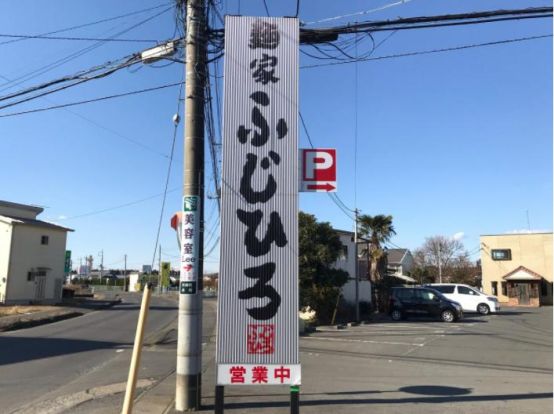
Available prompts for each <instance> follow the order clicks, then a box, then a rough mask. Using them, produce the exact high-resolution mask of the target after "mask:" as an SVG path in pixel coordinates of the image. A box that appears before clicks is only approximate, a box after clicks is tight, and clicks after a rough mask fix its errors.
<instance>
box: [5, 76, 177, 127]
mask: <svg viewBox="0 0 554 414" xmlns="http://www.w3.org/2000/svg"><path fill="white" fill-rule="evenodd" d="M180 84H181V82H175V83H169V84H166V85H160V86H154V87H152V88H146V89H139V90H135V91H131V92H125V93H119V94H115V95H109V96H103V97H101V98H94V99H87V100H84V101H77V102H70V103H66V104H61V105H52V106H47V107H45V108H37V109H30V110H28V111H21V112H12V113H9V114H4V115H0V118H7V117H11V116H19V115H27V114H32V113H36V112H44V111H50V110H53V109H60V108H67V107H69V106H76V105H83V104H87V103H92V102H100V101H105V100H108V99H114V98H121V97H124V96H131V95H138V94H141V93H146V92H152V91H157V90H160V89H165V88H170V87H172V86H178V85H180Z"/></svg>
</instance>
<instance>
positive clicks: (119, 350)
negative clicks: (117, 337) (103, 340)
mask: <svg viewBox="0 0 554 414" xmlns="http://www.w3.org/2000/svg"><path fill="white" fill-rule="evenodd" d="M123 351H125V350H124V349H116V351H115V352H117V353H120V352H123Z"/></svg>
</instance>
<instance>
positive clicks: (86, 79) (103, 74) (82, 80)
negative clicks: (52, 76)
mask: <svg viewBox="0 0 554 414" xmlns="http://www.w3.org/2000/svg"><path fill="white" fill-rule="evenodd" d="M139 62H140V58H139V59H138V60H137V58H136V57H133V58H132V59H131V60H129V61H128V62H126V63H124V64H121V65H118V66H116V67H114V68H111V69H109V70H107V71H104V72H101V73H99V74H97V75H93V76H89V77H82V76H76V77H72V78H62V79H58V80H55V81H50V82H47V83H46V84H43V85H39V86H35V87H32V88H29V89H26V90H24V91H20V92H16V93H14V94H10V95H5V96H3V97H1V98H0V101H4V100H8V99H13V98H14V97H18V96H22V95H27V94H29V93H31V92H35V91H37V90H41V89H45V88H47V87H49V86H52V85H55V84H58V83H65V82H68V81H72V80H74V81H75V82H73V83H70V84H69V85H64V86H59V87H57V88H55V89H50V90H47V91H45V92H41V93H39V94H36V95H33V96H30V97H26V98H23V99H20V100H18V101H14V102H10V103H7V104H4V105H2V106H0V110H2V109H5V108H9V107H11V106H15V105H19V104H22V103H24V102H29V101H32V100H34V99H37V98H40V97H43V96H46V95H50V94H52V93H55V92H59V91H62V90H65V89H68V88H72V87H74V86H77V85H80V84H82V83H85V82H89V81H91V80H95V79H101V78H104V77H106V76H108V75H111V74H113V73H115V72H117V71H118V70H121V69H123V68H127V67H130V66H132V65H135V64H136V63H139Z"/></svg>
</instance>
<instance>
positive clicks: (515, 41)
mask: <svg viewBox="0 0 554 414" xmlns="http://www.w3.org/2000/svg"><path fill="white" fill-rule="evenodd" d="M548 37H552V35H551V34H548V35H540V36H528V37H519V38H515V39H506V40H498V41H495V42H485V43H475V44H470V45H462V46H454V47H447V48H441V49H432V50H420V51H416V52H407V53H397V54H394V55H385V56H377V57H370V58H363V59H358V60H351V61H343V62H330V63H319V64H315V65H304V66H300V69H311V68H317V67H323V66H334V65H344V64H347V63H354V62H356V61H358V62H367V61H371V60H385V59H396V58H401V57H408V56H418V55H428V54H432V53H442V52H452V51H456V50H464V49H472V48H477V47H485V46H495V45H502V44H507V43H517V42H525V41H529V40H537V39H545V38H548Z"/></svg>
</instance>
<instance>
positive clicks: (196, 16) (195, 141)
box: [175, 0, 206, 412]
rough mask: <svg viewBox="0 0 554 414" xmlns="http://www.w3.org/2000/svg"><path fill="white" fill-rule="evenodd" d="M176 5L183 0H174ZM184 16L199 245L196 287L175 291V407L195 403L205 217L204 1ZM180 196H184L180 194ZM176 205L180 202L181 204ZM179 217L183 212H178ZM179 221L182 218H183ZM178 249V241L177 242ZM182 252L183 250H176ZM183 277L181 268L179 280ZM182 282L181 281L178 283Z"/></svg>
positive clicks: (191, 184) (188, 149)
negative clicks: (185, 18)
mask: <svg viewBox="0 0 554 414" xmlns="http://www.w3.org/2000/svg"><path fill="white" fill-rule="evenodd" d="M179 4H180V5H181V7H182V6H183V5H184V4H185V2H183V1H181V2H180V3H179ZM186 7H187V13H186V16H187V21H186V30H185V32H186V38H185V43H186V45H185V46H186V78H185V82H186V83H185V88H186V89H185V143H184V152H185V154H184V160H185V163H184V186H183V196H197V197H198V201H199V202H198V204H199V208H198V216H197V218H199V219H200V220H195V222H194V227H193V230H194V233H195V234H197V235H198V238H197V239H196V241H197V243H198V245H197V246H194V247H195V249H196V251H197V252H198V256H197V257H198V261H197V263H194V266H196V275H197V281H196V283H197V285H198V286H197V289H196V292H194V293H193V294H191V293H190V292H189V293H187V294H184V293H183V291H182V290H180V293H179V320H178V337H177V371H176V377H177V384H176V385H177V387H176V395H175V410H176V411H179V412H182V411H191V410H199V409H200V401H201V384H202V377H201V369H202V296H203V295H202V274H203V263H202V261H203V244H204V234H203V225H204V224H203V223H204V205H203V204H204V88H205V86H206V4H205V0H188V1H187V2H186ZM183 201H184V200H183ZM181 209H183V207H182V206H181ZM183 219H184V218H183ZM183 225H184V224H183ZM181 249H183V245H182V243H181ZM181 256H182V253H181ZM180 283H181V284H182V283H183V272H182V271H181V280H180ZM180 288H181V286H180Z"/></svg>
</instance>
